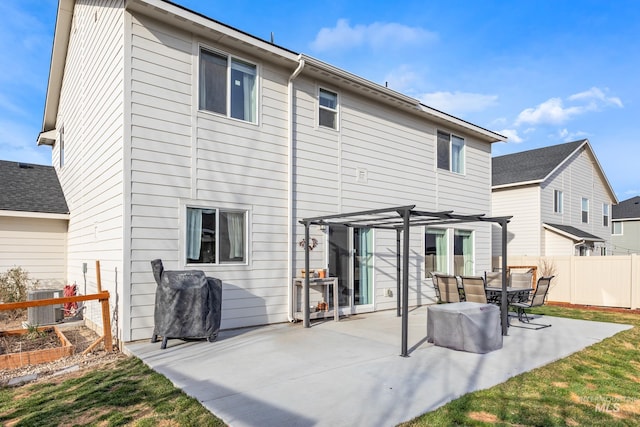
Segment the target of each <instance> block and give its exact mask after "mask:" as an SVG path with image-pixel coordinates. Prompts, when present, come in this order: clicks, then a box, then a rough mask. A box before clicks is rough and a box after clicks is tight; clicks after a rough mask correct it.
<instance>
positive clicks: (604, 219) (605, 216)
mask: <svg viewBox="0 0 640 427" xmlns="http://www.w3.org/2000/svg"><path fill="white" fill-rule="evenodd" d="M602 225H603V226H605V227H608V226H609V205H608V204H607V203H604V204H603V205H602Z"/></svg>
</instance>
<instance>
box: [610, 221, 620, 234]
mask: <svg viewBox="0 0 640 427" xmlns="http://www.w3.org/2000/svg"><path fill="white" fill-rule="evenodd" d="M611 225H612V226H613V230H612V232H611V234H615V235H618V236H620V235H622V222H620V221H613V222H612V223H611Z"/></svg>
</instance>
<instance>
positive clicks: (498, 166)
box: [491, 139, 587, 187]
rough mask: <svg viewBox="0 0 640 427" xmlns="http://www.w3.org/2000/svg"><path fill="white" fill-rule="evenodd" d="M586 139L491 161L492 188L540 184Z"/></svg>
mask: <svg viewBox="0 0 640 427" xmlns="http://www.w3.org/2000/svg"><path fill="white" fill-rule="evenodd" d="M586 142H587V140H586V139H582V140H579V141H573V142H568V143H566V144H559V145H552V146H550V147H543V148H537V149H535V150H529V151H522V152H520V153H514V154H507V155H505V156H498V157H494V158H492V159H491V165H492V185H493V187H498V186H507V185H509V184H524V183H531V184H533V183H540V182H542V181H544V180H545V179H546V178H547V177H548V176H549V175H551V174H552V173H553V172H554V171H555V170H556V169H557V168H558V167H559V166H560V165H561V164H562V163H563V162H564V161H565V160H567V159H568V158H569V156H571V155H572V154H573V153H575V152H576V151H577V150H578V149H580V148H581V147H582V146H583V145H584V144H585V143H586Z"/></svg>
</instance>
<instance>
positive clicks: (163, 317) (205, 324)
mask: <svg viewBox="0 0 640 427" xmlns="http://www.w3.org/2000/svg"><path fill="white" fill-rule="evenodd" d="M151 267H152V269H153V276H154V278H155V279H156V282H157V284H158V287H157V288H156V305H155V312H154V321H155V327H154V330H153V338H152V339H151V341H152V342H156V339H157V337H158V335H159V336H162V337H163V342H162V348H165V347H166V342H167V339H168V338H208V339H209V341H213V340H215V338H216V337H217V335H218V331H219V330H220V315H221V306H222V282H221V281H220V280H219V279H215V278H213V277H206V276H205V274H204V272H202V271H200V270H181V271H169V270H165V269H164V267H163V266H162V261H161V260H159V259H155V260H153V261H151Z"/></svg>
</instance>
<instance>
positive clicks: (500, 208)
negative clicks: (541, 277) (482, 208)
mask: <svg viewBox="0 0 640 427" xmlns="http://www.w3.org/2000/svg"><path fill="white" fill-rule="evenodd" d="M540 199H541V197H540V187H538V186H535V185H531V186H527V187H518V188H514V189H504V190H495V191H493V193H492V199H491V200H492V206H491V215H492V216H513V218H512V219H511V221H510V222H509V223H508V224H507V231H508V234H509V238H508V245H507V250H508V255H537V254H538V253H539V252H540V251H541V250H542V242H541V240H542V223H541V218H540ZM549 203H551V202H549ZM492 252H493V256H500V255H501V254H502V229H501V228H500V226H497V225H494V226H493V251H492Z"/></svg>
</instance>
